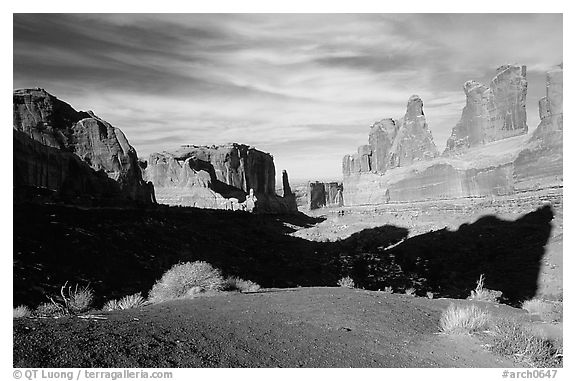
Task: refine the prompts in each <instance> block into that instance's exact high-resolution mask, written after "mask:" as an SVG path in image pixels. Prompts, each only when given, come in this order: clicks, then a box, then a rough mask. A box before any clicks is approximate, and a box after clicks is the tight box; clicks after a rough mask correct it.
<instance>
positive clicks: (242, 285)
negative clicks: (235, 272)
mask: <svg viewBox="0 0 576 381" xmlns="http://www.w3.org/2000/svg"><path fill="white" fill-rule="evenodd" d="M259 289H260V285H259V284H257V283H254V282H252V281H251V280H244V279H242V278H238V277H228V278H226V281H225V282H224V286H223V288H222V290H223V291H240V292H256V291H258V290H259Z"/></svg>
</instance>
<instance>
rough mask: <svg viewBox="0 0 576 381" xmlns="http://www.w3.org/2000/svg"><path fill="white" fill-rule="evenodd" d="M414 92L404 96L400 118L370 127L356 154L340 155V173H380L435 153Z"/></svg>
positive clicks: (389, 119)
mask: <svg viewBox="0 0 576 381" xmlns="http://www.w3.org/2000/svg"><path fill="white" fill-rule="evenodd" d="M422 108H423V102H422V99H420V97H419V96H418V95H412V96H411V97H410V99H408V104H407V106H406V115H404V117H402V118H401V119H400V120H398V121H395V120H394V119H391V118H388V119H383V120H381V121H379V122H376V123H374V124H373V125H372V126H371V127H370V135H369V137H368V143H369V144H368V145H363V146H360V147H358V153H357V154H354V155H346V156H344V159H343V162H342V170H343V173H344V176H349V175H352V174H357V173H367V172H377V173H384V172H386V171H387V170H389V169H392V168H396V167H405V166H407V165H411V164H412V163H414V162H417V161H421V160H429V159H432V158H434V157H436V156H438V149H437V148H436V145H435V144H434V140H433V138H432V132H430V129H429V128H428V123H426V118H425V116H424V111H423V109H422Z"/></svg>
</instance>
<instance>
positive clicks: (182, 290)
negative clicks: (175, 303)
mask: <svg viewBox="0 0 576 381" xmlns="http://www.w3.org/2000/svg"><path fill="white" fill-rule="evenodd" d="M223 287H224V278H223V277H222V273H221V272H220V270H219V269H217V268H214V267H212V265H211V264H209V263H207V262H204V261H196V262H186V263H179V264H177V265H174V266H173V267H172V268H171V269H169V270H168V271H166V272H165V273H164V275H162V278H160V279H159V280H158V281H157V282H156V283H155V284H154V286H153V287H152V290H151V291H150V294H149V297H148V300H149V301H150V302H152V303H158V302H163V301H167V300H173V299H179V298H183V297H194V296H195V295H197V294H199V293H203V292H217V291H220V290H221V289H222V288H223Z"/></svg>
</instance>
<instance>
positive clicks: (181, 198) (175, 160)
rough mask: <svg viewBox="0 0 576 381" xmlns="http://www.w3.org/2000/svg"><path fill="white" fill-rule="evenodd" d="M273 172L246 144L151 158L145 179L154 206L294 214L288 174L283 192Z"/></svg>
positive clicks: (270, 162)
mask: <svg viewBox="0 0 576 381" xmlns="http://www.w3.org/2000/svg"><path fill="white" fill-rule="evenodd" d="M275 177H276V169H275V166H274V159H273V158H272V156H271V155H270V154H268V153H265V152H262V151H259V150H257V149H256V148H254V147H250V146H248V145H245V144H238V143H229V144H225V145H218V146H216V145H213V146H197V145H183V146H181V147H179V148H177V149H174V150H171V151H164V152H160V153H153V154H151V155H150V157H149V159H148V162H147V163H146V168H145V170H144V178H145V179H146V180H148V181H150V182H152V183H153V184H154V188H155V191H156V197H157V199H158V202H160V203H163V204H168V205H180V206H192V207H198V208H209V209H228V210H245V211H250V212H252V211H254V212H262V213H293V212H296V211H297V206H296V196H295V195H294V194H293V193H292V191H291V189H290V184H289V181H288V174H287V173H286V171H284V172H283V173H282V181H283V187H284V192H283V196H279V195H277V194H276V191H275V182H276V180H275Z"/></svg>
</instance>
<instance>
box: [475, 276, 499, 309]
mask: <svg viewBox="0 0 576 381" xmlns="http://www.w3.org/2000/svg"><path fill="white" fill-rule="evenodd" d="M501 297H502V291H495V290H489V289H487V288H484V274H482V275H480V279H478V282H477V283H476V288H475V289H474V290H472V291H470V297H468V300H478V301H482V302H494V303H497V302H498V300H499V299H500V298H501Z"/></svg>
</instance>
